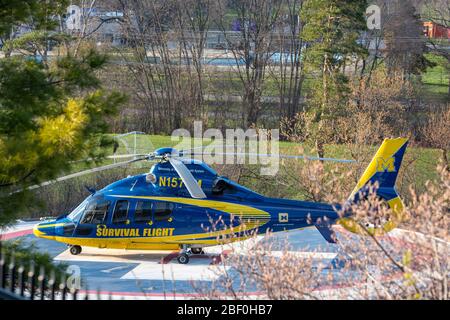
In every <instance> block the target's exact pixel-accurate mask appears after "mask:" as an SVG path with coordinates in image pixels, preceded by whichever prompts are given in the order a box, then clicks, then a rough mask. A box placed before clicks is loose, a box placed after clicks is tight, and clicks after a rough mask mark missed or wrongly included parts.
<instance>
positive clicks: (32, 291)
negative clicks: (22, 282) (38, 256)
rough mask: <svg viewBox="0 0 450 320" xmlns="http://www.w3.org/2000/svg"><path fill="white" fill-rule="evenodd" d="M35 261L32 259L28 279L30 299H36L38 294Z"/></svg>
mask: <svg viewBox="0 0 450 320" xmlns="http://www.w3.org/2000/svg"><path fill="white" fill-rule="evenodd" d="M34 268H35V267H34V261H30V270H29V271H28V281H29V283H30V300H34V296H35V294H36V275H35V272H34Z"/></svg>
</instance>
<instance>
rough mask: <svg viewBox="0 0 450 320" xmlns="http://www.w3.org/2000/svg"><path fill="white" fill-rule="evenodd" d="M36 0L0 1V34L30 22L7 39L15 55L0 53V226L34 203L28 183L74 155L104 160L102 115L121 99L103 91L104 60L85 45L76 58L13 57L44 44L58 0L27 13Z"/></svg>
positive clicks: (63, 167)
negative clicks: (27, 28)
mask: <svg viewBox="0 0 450 320" xmlns="http://www.w3.org/2000/svg"><path fill="white" fill-rule="evenodd" d="M36 3H39V5H41V6H43V5H42V4H40V1H8V2H5V1H2V2H0V28H1V29H0V32H3V35H5V34H8V33H9V29H10V28H11V27H12V26H16V25H19V24H22V23H28V24H29V25H32V26H33V27H36V29H35V30H33V31H32V32H31V33H30V34H26V35H24V36H23V38H25V39H26V41H23V38H22V39H20V38H19V39H11V40H10V41H9V42H7V43H6V44H5V47H6V49H5V50H9V51H10V52H11V51H14V54H13V55H11V56H8V55H7V56H6V57H4V58H0V225H4V224H6V223H9V222H11V221H12V220H13V219H14V218H15V217H16V216H17V215H18V214H20V213H21V212H22V211H24V209H25V208H27V207H30V206H31V205H33V203H34V201H33V196H32V194H31V193H30V192H28V191H26V188H27V187H28V186H30V185H35V184H38V183H41V182H43V181H46V180H50V179H53V178H55V177H57V176H58V175H59V174H61V173H63V172H66V171H67V170H69V169H70V166H71V165H70V163H71V162H73V161H74V160H77V159H85V158H94V159H99V158H101V157H102V155H103V154H102V150H104V147H105V146H107V145H109V144H110V142H111V141H110V140H109V139H107V138H105V136H104V135H103V133H104V132H105V131H106V130H107V122H106V117H107V116H110V115H113V114H114V113H115V111H116V107H117V105H119V104H120V103H122V102H123V100H124V96H123V95H122V94H119V93H115V92H112V93H105V92H104V91H103V90H102V88H101V84H100V81H99V80H98V79H97V77H96V71H98V70H99V69H101V68H102V67H103V66H104V65H105V63H106V57H105V56H103V55H100V54H98V53H97V52H96V51H95V50H94V49H92V48H89V46H85V48H84V49H83V50H81V51H80V52H79V54H78V55H77V56H74V55H73V54H72V53H71V50H70V48H69V50H67V53H66V54H64V55H63V56H58V57H52V59H49V60H50V61H41V60H39V59H35V57H33V56H32V55H31V56H30V54H19V53H20V52H27V53H30V50H29V48H30V47H36V46H39V45H43V44H45V41H47V38H46V37H42V36H39V35H42V34H43V33H47V34H50V32H52V30H51V29H49V28H50V27H52V26H53V28H55V27H56V25H57V24H54V23H53V22H54V20H55V18H54V17H55V16H56V15H58V14H59V13H60V12H61V11H60V10H61V8H60V6H59V5H57V4H58V1H54V2H52V1H46V4H47V5H48V6H44V7H45V10H44V9H42V7H41V8H40V9H38V10H37V11H33V10H34V9H35V5H36ZM51 3H53V4H55V5H54V6H52V5H50V4H51ZM40 28H43V29H40ZM53 32H54V31H53ZM3 38H4V37H3ZM52 40H53V41H55V42H56V44H58V41H63V39H58V37H54V39H52ZM64 40H66V39H64Z"/></svg>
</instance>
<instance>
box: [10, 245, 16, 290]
mask: <svg viewBox="0 0 450 320" xmlns="http://www.w3.org/2000/svg"><path fill="white" fill-rule="evenodd" d="M9 276H10V279H11V280H10V281H11V282H10V286H9V288H10V290H11V292H12V293H16V262H15V254H14V252H12V253H11V259H10V262H9Z"/></svg>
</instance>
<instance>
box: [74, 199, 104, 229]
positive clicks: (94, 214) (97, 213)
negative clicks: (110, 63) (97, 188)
mask: <svg viewBox="0 0 450 320" xmlns="http://www.w3.org/2000/svg"><path fill="white" fill-rule="evenodd" d="M110 205H111V202H110V201H94V202H91V203H89V204H88V205H87V207H86V211H85V212H84V216H83V219H81V222H80V223H81V224H102V223H103V222H104V221H105V217H106V214H107V213H108V210H109V206H110Z"/></svg>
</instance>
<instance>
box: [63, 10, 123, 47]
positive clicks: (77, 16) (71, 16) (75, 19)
mask: <svg viewBox="0 0 450 320" xmlns="http://www.w3.org/2000/svg"><path fill="white" fill-rule="evenodd" d="M122 18H123V13H122V12H119V11H107V10H103V9H99V8H80V7H79V6H76V5H71V6H69V7H68V8H67V14H66V19H65V22H66V29H67V31H68V32H71V33H75V34H77V33H80V32H83V28H84V27H85V28H86V29H85V30H84V32H85V34H90V35H91V36H92V37H93V38H94V39H95V40H96V41H98V42H99V43H105V44H112V45H115V46H119V45H123V44H125V42H126V40H125V37H124V35H123V32H122V26H121V24H120V21H121V19H122Z"/></svg>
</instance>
